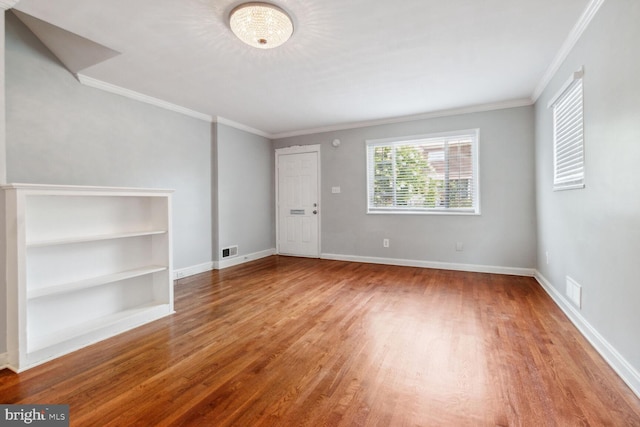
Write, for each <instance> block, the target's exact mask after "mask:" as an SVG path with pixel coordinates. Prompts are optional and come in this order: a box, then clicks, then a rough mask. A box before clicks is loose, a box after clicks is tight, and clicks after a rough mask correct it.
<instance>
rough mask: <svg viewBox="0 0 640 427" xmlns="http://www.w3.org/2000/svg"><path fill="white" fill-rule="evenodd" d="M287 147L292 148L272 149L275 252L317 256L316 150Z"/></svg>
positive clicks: (317, 156)
mask: <svg viewBox="0 0 640 427" xmlns="http://www.w3.org/2000/svg"><path fill="white" fill-rule="evenodd" d="M296 148H297V149H303V148H300V147H296ZM290 151H292V150H291V149H282V150H277V151H276V162H277V171H276V174H277V184H278V189H277V191H278V196H277V197H278V200H277V205H278V208H277V209H278V237H277V238H278V253H280V254H283V255H297V256H308V257H316V258H317V257H319V256H320V248H319V240H318V234H319V230H318V229H319V225H320V222H319V213H320V208H319V199H318V182H319V180H318V160H319V154H320V153H319V152H318V151H314V152H302V153H295V152H290ZM293 151H295V149H294V150H293Z"/></svg>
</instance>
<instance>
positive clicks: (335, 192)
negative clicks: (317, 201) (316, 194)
mask: <svg viewBox="0 0 640 427" xmlns="http://www.w3.org/2000/svg"><path fill="white" fill-rule="evenodd" d="M331 192H332V193H333V194H338V193H340V187H331Z"/></svg>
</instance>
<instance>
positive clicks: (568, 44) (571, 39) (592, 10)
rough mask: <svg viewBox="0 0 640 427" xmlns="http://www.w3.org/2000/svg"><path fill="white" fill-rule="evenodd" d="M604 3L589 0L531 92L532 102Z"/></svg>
mask: <svg viewBox="0 0 640 427" xmlns="http://www.w3.org/2000/svg"><path fill="white" fill-rule="evenodd" d="M604 1H605V0H591V1H590V2H589V4H588V5H587V8H586V9H585V10H584V12H583V13H582V15H581V16H580V18H579V19H578V22H577V23H576V25H575V26H574V27H573V29H572V30H571V32H570V33H569V36H568V37H567V39H566V40H565V42H564V44H563V45H562V47H561V48H560V51H559V52H558V53H557V54H556V57H555V58H554V59H553V62H552V63H551V65H549V68H548V69H547V71H546V72H545V73H544V75H543V76H542V79H541V80H540V82H539V83H538V86H536V88H535V90H534V91H533V95H531V99H532V100H533V101H534V102H536V101H537V100H538V98H539V97H540V95H542V92H544V90H545V89H546V87H547V85H548V84H549V82H551V79H552V78H553V76H554V75H555V74H556V73H557V72H558V70H559V69H560V66H561V65H562V63H563V62H564V60H565V59H567V56H569V53H571V50H572V49H573V47H574V46H575V45H576V43H577V42H578V40H580V37H582V34H583V33H584V31H585V30H586V29H587V27H588V26H589V24H590V23H591V21H592V20H593V17H594V16H595V15H596V13H597V12H598V10H600V7H601V6H602V4H603V3H604Z"/></svg>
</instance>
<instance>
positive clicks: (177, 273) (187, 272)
mask: <svg viewBox="0 0 640 427" xmlns="http://www.w3.org/2000/svg"><path fill="white" fill-rule="evenodd" d="M213 264H214V263H213V261H209V262H205V263H203V264H198V265H192V266H191V267H185V268H180V269H177V270H173V280H178V279H184V278H185V277H189V276H193V275H195V274H200V273H205V272H207V271H211V270H213V269H214V266H213Z"/></svg>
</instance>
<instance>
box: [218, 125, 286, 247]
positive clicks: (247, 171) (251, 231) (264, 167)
mask: <svg viewBox="0 0 640 427" xmlns="http://www.w3.org/2000/svg"><path fill="white" fill-rule="evenodd" d="M216 126H217V137H216V148H217V157H216V159H217V162H218V165H217V199H218V200H217V209H218V224H217V230H218V241H219V243H218V250H217V258H216V259H220V257H221V254H220V250H221V248H225V247H228V246H232V245H238V255H247V254H253V253H256V252H260V251H265V250H270V249H273V248H274V247H275V233H274V228H275V222H274V211H275V208H274V184H273V182H274V155H273V148H272V145H271V141H270V140H269V139H267V138H264V137H261V136H258V135H254V134H252V133H248V132H245V131H242V130H238V129H235V128H232V127H230V126H226V125H223V124H217V125H216ZM214 256H215V255H214Z"/></svg>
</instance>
